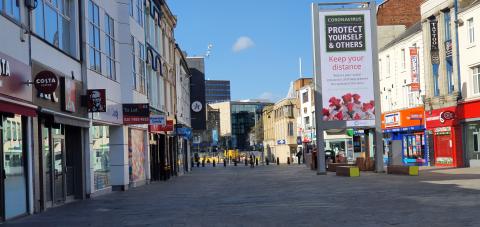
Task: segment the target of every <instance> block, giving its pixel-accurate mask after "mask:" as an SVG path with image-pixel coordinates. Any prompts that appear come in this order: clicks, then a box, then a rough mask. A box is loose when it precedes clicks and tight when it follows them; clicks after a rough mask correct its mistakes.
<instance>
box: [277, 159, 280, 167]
mask: <svg viewBox="0 0 480 227" xmlns="http://www.w3.org/2000/svg"><path fill="white" fill-rule="evenodd" d="M278 165H280V158H278V157H277V166H278Z"/></svg>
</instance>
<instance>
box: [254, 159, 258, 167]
mask: <svg viewBox="0 0 480 227" xmlns="http://www.w3.org/2000/svg"><path fill="white" fill-rule="evenodd" d="M255 165H256V166H258V158H256V159H255Z"/></svg>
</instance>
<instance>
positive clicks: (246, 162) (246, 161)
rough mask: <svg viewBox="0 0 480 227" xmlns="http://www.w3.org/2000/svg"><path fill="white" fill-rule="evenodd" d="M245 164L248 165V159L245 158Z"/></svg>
mask: <svg viewBox="0 0 480 227" xmlns="http://www.w3.org/2000/svg"><path fill="white" fill-rule="evenodd" d="M245 166H248V160H247V158H245Z"/></svg>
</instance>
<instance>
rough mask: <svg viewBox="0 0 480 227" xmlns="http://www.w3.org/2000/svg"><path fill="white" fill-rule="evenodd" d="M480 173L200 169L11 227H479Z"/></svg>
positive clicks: (245, 168) (52, 211)
mask: <svg viewBox="0 0 480 227" xmlns="http://www.w3.org/2000/svg"><path fill="white" fill-rule="evenodd" d="M479 211H480V169H469V170H440V171H439V170H435V169H428V170H424V171H422V172H421V175H420V176H418V177H409V176H397V175H386V174H376V173H364V172H362V173H361V176H360V177H357V178H348V177H337V176H335V175H334V174H331V173H329V174H328V175H326V176H317V175H316V174H315V172H313V171H310V170H308V169H306V168H305V167H304V166H297V165H292V166H259V167H256V168H254V169H251V168H249V167H244V166H237V167H233V166H230V167H227V168H223V167H220V168H219V167H216V168H212V167H205V168H199V169H197V168H195V169H194V171H193V172H192V173H190V174H187V175H184V176H181V177H177V178H174V179H173V180H170V181H167V182H160V183H152V184H150V185H147V186H143V187H139V188H135V189H132V190H129V191H126V192H114V193H111V194H108V195H105V196H101V197H97V198H94V199H90V200H86V201H79V202H74V203H70V204H67V205H64V206H62V207H58V208H53V209H49V210H48V211H46V212H44V213H40V214H36V215H32V216H28V217H25V218H21V219H18V220H14V221H9V222H7V223H6V224H4V225H5V226H369V227H370V226H480V219H479V218H480V217H479V215H478V213H479Z"/></svg>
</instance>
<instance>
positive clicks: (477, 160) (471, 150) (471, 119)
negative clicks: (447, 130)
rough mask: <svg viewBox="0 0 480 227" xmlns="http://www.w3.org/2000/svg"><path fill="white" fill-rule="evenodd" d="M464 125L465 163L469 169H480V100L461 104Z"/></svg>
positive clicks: (460, 111)
mask: <svg viewBox="0 0 480 227" xmlns="http://www.w3.org/2000/svg"><path fill="white" fill-rule="evenodd" d="M458 112H459V115H460V116H459V117H460V118H461V123H462V127H463V130H462V133H463V135H464V136H463V151H464V154H465V155H464V162H465V166H467V167H480V145H479V143H480V100H474V101H469V102H464V103H460V104H459V108H458Z"/></svg>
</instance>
